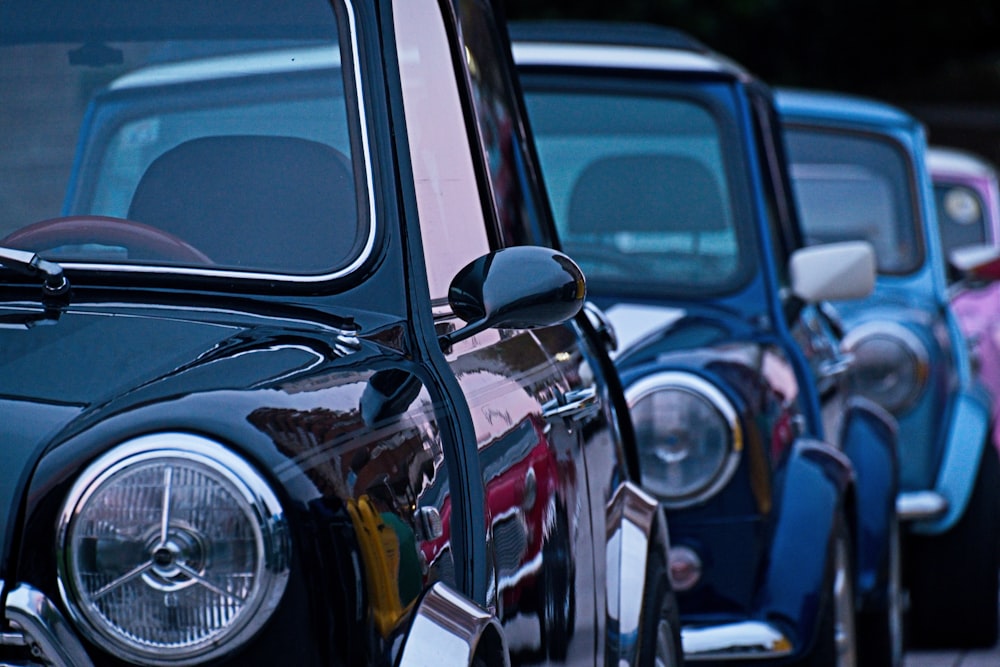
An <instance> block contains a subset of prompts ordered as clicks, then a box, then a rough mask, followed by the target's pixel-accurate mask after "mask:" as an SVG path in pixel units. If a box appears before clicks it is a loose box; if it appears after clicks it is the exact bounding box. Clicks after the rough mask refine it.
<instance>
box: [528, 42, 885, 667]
mask: <svg viewBox="0 0 1000 667" xmlns="http://www.w3.org/2000/svg"><path fill="white" fill-rule="evenodd" d="M512 36H513V37H514V55H515V62H516V63H517V65H518V70H519V73H520V76H521V84H522V87H523V89H524V92H525V98H526V101H527V104H528V115H529V120H530V121H531V124H532V129H533V133H534V136H535V144H536V148H537V151H538V153H539V157H540V161H541V166H542V172H543V176H544V178H545V181H546V189H547V191H548V194H549V196H550V200H551V204H552V207H553V211H554V214H555V218H556V223H557V227H558V232H559V237H560V242H561V244H562V246H563V248H564V249H565V250H566V252H567V253H568V254H570V255H571V256H572V257H573V258H574V259H575V260H577V261H578V262H579V263H580V266H581V267H582V268H583V269H584V272H585V274H586V275H587V278H588V294H589V298H590V299H591V300H592V301H593V302H594V304H595V305H596V306H597V308H598V309H599V311H600V312H602V313H603V315H604V317H605V319H606V320H607V321H608V322H609V327H608V328H610V329H613V330H614V332H615V333H616V335H617V337H618V351H617V354H616V357H615V364H616V367H617V368H618V370H619V372H620V374H621V377H622V380H623V383H624V385H625V393H626V396H627V398H628V402H629V406H630V409H631V415H632V420H633V422H634V425H635V428H636V431H637V437H638V442H639V457H640V465H639V469H640V473H641V482H642V484H643V487H644V488H645V489H646V490H647V491H649V492H651V493H652V494H653V495H655V496H656V497H657V498H658V499H659V501H660V503H661V504H662V505H663V506H664V507H665V508H666V510H667V515H668V520H669V522H670V533H671V543H672V549H671V552H670V565H671V571H672V575H673V582H674V586H675V590H676V591H677V593H678V599H679V605H680V614H681V624H682V633H681V635H682V643H683V647H684V653H685V660H686V661H691V662H693V661H716V660H727V661H730V660H745V661H754V662H756V661H759V660H764V659H772V660H780V661H783V664H784V662H795V663H796V664H808V665H834V664H837V665H848V664H851V665H853V664H857V662H858V661H861V662H862V663H864V664H870V665H880V666H884V665H894V664H896V665H898V664H899V663H900V660H901V653H902V636H901V629H900V627H901V616H902V612H901V599H900V587H899V581H900V579H899V575H900V573H899V567H898V565H899V541H898V531H897V530H896V521H895V496H896V490H897V486H896V460H895V444H896V443H895V438H896V430H895V421H894V420H893V419H892V417H891V416H890V415H889V414H888V413H887V412H886V411H885V410H883V409H882V408H880V407H878V406H876V405H875V404H874V403H872V402H871V401H869V400H867V399H864V398H861V397H855V396H852V395H851V394H850V393H849V391H848V389H849V387H848V386H847V383H846V379H847V377H846V375H847V371H848V370H849V368H850V360H849V359H848V358H846V357H843V356H842V355H841V354H840V352H839V340H838V339H837V336H836V334H837V331H836V322H835V321H832V320H830V319H829V318H828V317H827V315H826V309H827V305H826V301H827V300H831V299H833V300H837V299H856V298H859V297H861V296H863V295H866V294H868V293H869V292H870V290H871V289H872V288H873V285H874V279H875V276H874V273H875V267H874V263H875V260H874V254H873V252H872V249H871V247H870V246H869V245H868V244H865V243H857V242H853V243H841V244H833V245H829V246H825V247H822V248H805V247H803V244H802V241H801V235H800V232H799V225H798V221H797V219H796V215H795V205H794V202H793V201H792V200H791V198H790V197H791V195H790V192H791V191H790V184H789V182H788V172H787V168H786V164H785V162H784V156H783V153H782V147H781V144H780V142H778V141H777V137H778V136H779V135H778V125H777V116H776V112H775V109H774V107H773V104H772V100H771V97H770V93H769V91H768V89H767V88H766V87H765V86H764V85H763V84H762V83H761V82H759V81H758V80H756V79H754V78H753V77H752V76H750V74H749V73H747V72H746V71H745V70H743V69H742V68H740V67H739V66H737V65H735V64H733V63H732V62H731V61H729V60H728V59H726V58H724V57H722V56H720V55H718V54H715V53H713V52H711V51H709V50H707V49H706V48H705V47H703V46H702V45H700V44H699V43H697V42H695V41H694V40H692V39H691V38H690V37H688V36H687V35H685V34H683V33H678V32H674V31H671V30H667V29H661V28H657V27H651V26H635V25H624V26H623V25H617V26H616V25H614V24H596V25H595V24H590V23H583V24H578V23H572V24H561V23H538V24H536V23H532V24H522V25H518V24H515V25H514V26H513V27H512Z"/></svg>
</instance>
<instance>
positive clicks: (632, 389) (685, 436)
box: [625, 371, 743, 509]
mask: <svg viewBox="0 0 1000 667" xmlns="http://www.w3.org/2000/svg"><path fill="white" fill-rule="evenodd" d="M625 398H626V400H627V402H628V405H629V411H630V413H631V416H632V421H633V424H634V426H635V432H636V440H637V443H638V447H639V462H640V463H639V467H640V473H641V477H642V486H643V488H644V489H645V490H647V491H649V492H650V493H653V494H654V495H656V496H657V497H658V498H659V500H660V501H661V502H662V503H663V505H664V506H665V507H668V508H671V509H680V508H683V507H689V506H691V505H695V504H698V503H701V502H703V501H705V500H707V499H708V498H710V497H712V496H714V495H715V494H716V493H718V492H719V490H720V489H722V488H723V487H724V486H725V485H726V484H727V483H728V482H729V480H730V479H732V476H733V474H734V473H735V472H736V468H737V466H738V464H739V461H740V456H741V454H742V451H743V430H742V427H741V426H740V420H739V416H738V414H737V412H736V408H735V407H734V406H733V403H732V401H731V400H730V399H729V398H728V397H727V396H726V395H725V394H724V393H723V392H722V391H721V390H720V389H719V388H718V387H716V386H715V385H714V384H712V383H711V382H709V381H708V380H706V379H704V378H702V377H700V376H697V375H694V374H691V373H687V372H683V371H665V372H660V373H655V374H653V375H649V376H646V377H644V378H641V379H639V380H638V381H636V382H634V383H633V384H631V385H630V386H629V387H627V388H626V390H625Z"/></svg>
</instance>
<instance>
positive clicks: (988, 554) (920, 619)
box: [904, 441, 1000, 648]
mask: <svg viewBox="0 0 1000 667" xmlns="http://www.w3.org/2000/svg"><path fill="white" fill-rule="evenodd" d="M998 509H1000V459H998V457H997V450H996V449H995V448H994V447H993V444H992V441H990V442H987V443H986V445H985V446H984V448H983V456H982V459H981V462H980V466H979V473H978V475H977V476H976V482H975V486H974V487H973V489H972V495H971V496H970V498H969V504H968V506H967V507H966V510H965V514H964V515H963V516H962V517H961V518H960V519H959V520H958V523H956V524H955V526H954V527H953V528H952V529H951V530H949V531H948V532H946V533H944V534H942V535H935V536H924V535H910V536H908V540H907V544H906V547H905V549H906V559H905V562H904V583H905V584H906V585H907V586H908V588H909V593H910V609H909V615H908V619H907V621H908V622H907V644H908V646H912V647H915V648H983V647H989V646H993V645H994V644H996V642H997V623H998V620H1000V619H998V614H997V605H998V596H997V591H998V583H1000V582H998V576H997V567H998V562H1000V523H998Z"/></svg>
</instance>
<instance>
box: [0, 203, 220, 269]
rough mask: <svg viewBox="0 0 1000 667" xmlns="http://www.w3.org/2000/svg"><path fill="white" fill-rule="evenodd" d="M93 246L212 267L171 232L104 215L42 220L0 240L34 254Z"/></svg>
mask: <svg viewBox="0 0 1000 667" xmlns="http://www.w3.org/2000/svg"><path fill="white" fill-rule="evenodd" d="M88 243H96V244H100V245H107V246H120V247H124V248H126V249H127V250H128V251H129V254H130V255H138V256H139V257H140V258H141V259H166V260H171V261H175V262H184V263H186V264H190V263H194V264H213V263H214V262H213V261H212V260H211V258H209V257H208V255H206V254H205V253H203V252H202V251H201V250H198V249H197V248H195V247H194V246H193V245H191V244H190V243H188V242H187V241H185V240H183V239H181V238H179V237H177V236H174V235H173V234H171V233H170V232H165V231H163V230H162V229H159V228H157V227H153V226H151V225H146V224H143V223H141V222H134V221H132V220H125V219H122V218H112V217H108V216H103V215H74V216H70V217H65V218H52V219H49V220H42V221H41V222H36V223H33V224H30V225H28V226H27V227H22V228H21V229H19V230H17V231H15V232H13V233H11V234H9V235H8V236H6V237H5V238H4V239H2V240H0V245H6V246H12V247H15V248H23V249H25V250H31V251H33V252H40V251H42V250H46V249H52V248H58V247H60V246H71V245H84V244H88Z"/></svg>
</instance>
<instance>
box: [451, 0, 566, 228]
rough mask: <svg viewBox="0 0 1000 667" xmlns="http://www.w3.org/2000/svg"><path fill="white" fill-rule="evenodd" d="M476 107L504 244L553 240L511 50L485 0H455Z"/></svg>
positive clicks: (487, 169)
mask: <svg viewBox="0 0 1000 667" xmlns="http://www.w3.org/2000/svg"><path fill="white" fill-rule="evenodd" d="M453 1H454V3H455V6H456V8H457V11H458V15H459V17H460V27H459V29H460V30H461V40H462V46H463V49H464V52H465V57H466V68H467V72H468V75H469V83H470V87H471V96H472V104H473V106H474V108H475V112H476V120H477V126H478V131H479V136H480V142H481V145H482V149H483V160H484V162H485V167H486V171H487V172H488V176H489V179H490V183H491V185H492V197H493V202H492V204H493V207H494V210H495V212H496V216H497V221H498V223H499V230H497V231H498V233H499V237H498V239H497V240H498V241H499V242H500V244H501V245H503V246H508V245H525V244H532V243H539V242H541V243H551V242H552V239H551V238H550V234H549V232H548V229H549V225H548V222H547V221H546V220H547V216H548V212H547V210H546V208H545V207H546V206H547V204H546V203H545V200H544V194H543V191H542V188H541V186H540V185H539V183H540V181H539V179H538V178H537V175H536V174H535V173H533V172H532V166H531V165H533V164H534V162H533V161H532V160H531V159H529V156H530V149H529V143H528V138H527V129H526V127H525V124H524V120H523V118H524V115H523V111H522V106H521V104H520V102H519V99H518V96H517V88H516V85H515V83H514V81H513V79H512V77H511V62H510V55H509V53H508V52H507V51H506V49H505V47H504V43H503V40H502V37H501V35H500V33H499V29H498V27H497V24H496V21H495V17H494V14H493V12H492V10H491V9H490V8H489V6H488V5H487V4H486V3H485V2H484V1H483V0H453Z"/></svg>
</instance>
